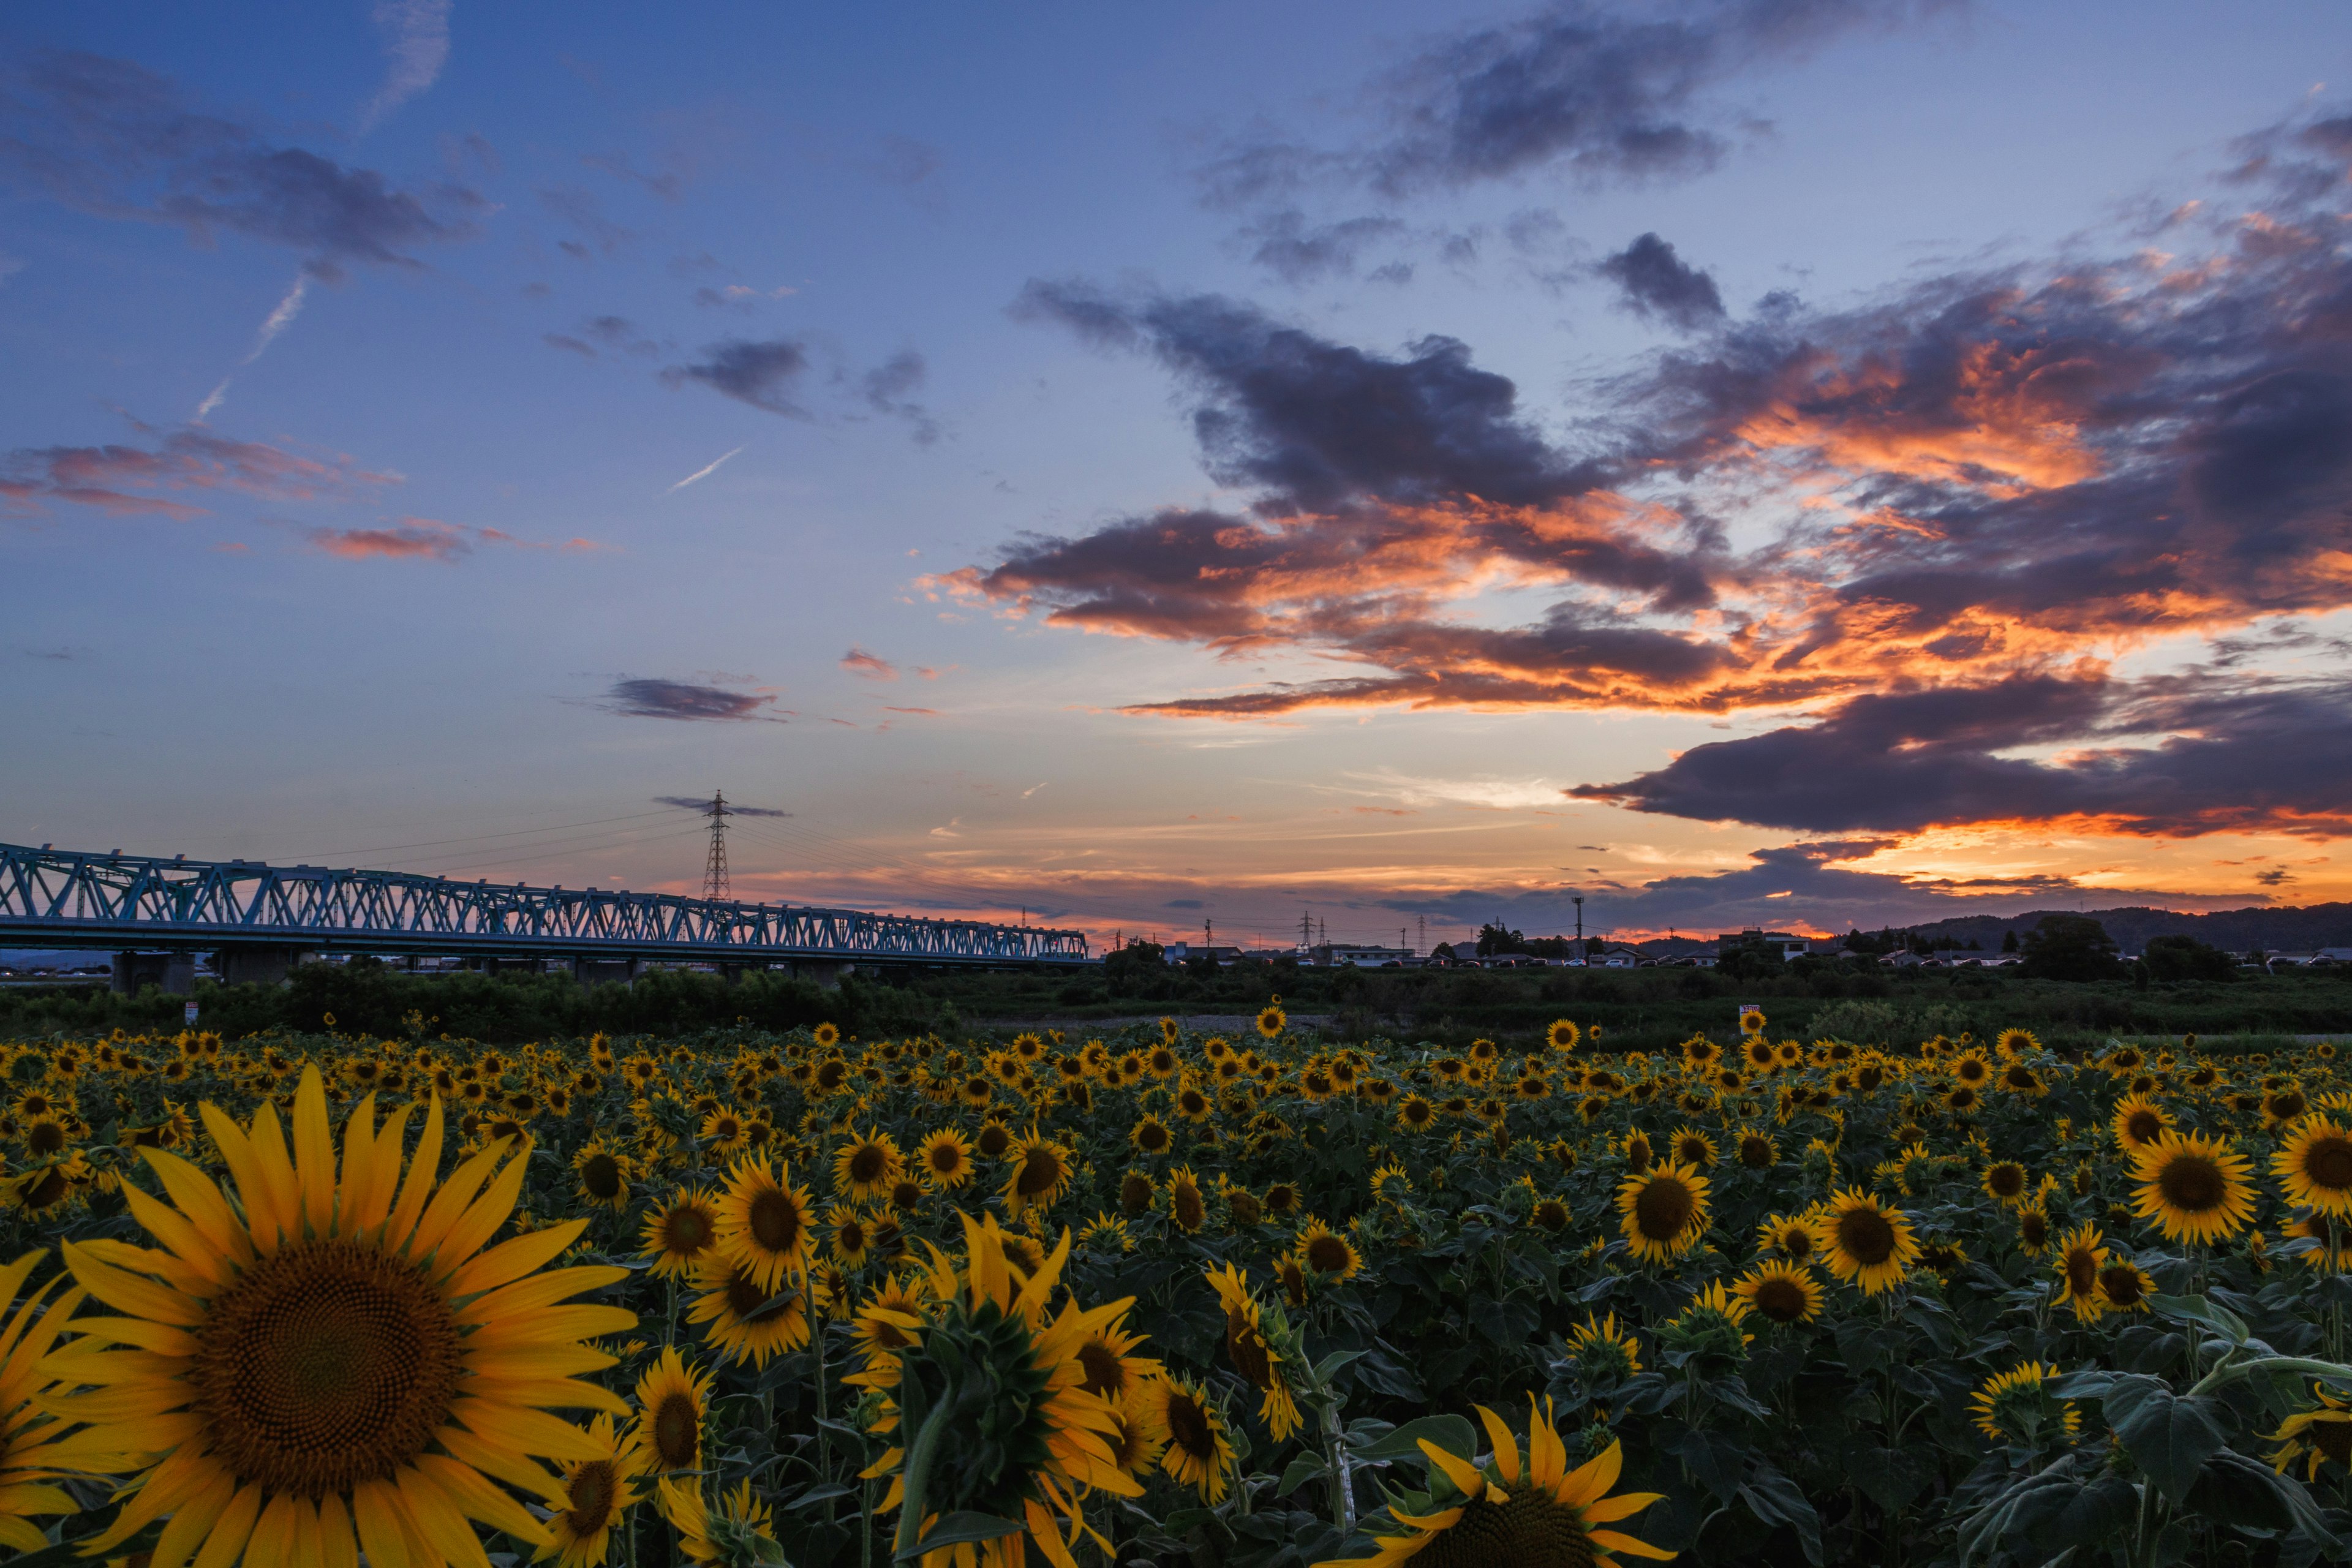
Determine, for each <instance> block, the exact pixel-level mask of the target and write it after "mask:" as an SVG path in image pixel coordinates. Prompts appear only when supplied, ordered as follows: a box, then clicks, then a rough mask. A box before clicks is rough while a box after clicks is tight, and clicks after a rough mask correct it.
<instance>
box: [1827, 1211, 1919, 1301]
mask: <svg viewBox="0 0 2352 1568" xmlns="http://www.w3.org/2000/svg"><path fill="white" fill-rule="evenodd" d="M1813 1236H1814V1239H1816V1240H1817V1241H1818V1242H1820V1244H1821V1249H1822V1263H1823V1264H1824V1265H1826V1266H1827V1267H1828V1268H1829V1271H1830V1272H1831V1273H1832V1274H1834V1275H1836V1276H1837V1277H1838V1278H1839V1279H1850V1280H1852V1281H1853V1283H1855V1284H1856V1285H1859V1286H1861V1287H1862V1293H1863V1294H1864V1295H1865V1296H1875V1295H1877V1294H1878V1293H1879V1292H1880V1291H1882V1290H1885V1289H1892V1288H1893V1287H1894V1286H1895V1285H1896V1284H1899V1283H1900V1282H1901V1281H1902V1279H1903V1271H1904V1270H1905V1269H1906V1268H1909V1267H1910V1266H1911V1264H1912V1262H1913V1261H1914V1260H1915V1259H1916V1258H1918V1256H1919V1242H1918V1239H1917V1237H1914V1236H1913V1235H1912V1233H1911V1221H1910V1218H1909V1216H1907V1215H1905V1214H1904V1212H1903V1211H1902V1210H1901V1209H1898V1208H1889V1207H1888V1206H1887V1205H1885V1204H1882V1203H1880V1202H1879V1201H1878V1200H1877V1199H1876V1198H1875V1197H1873V1196H1872V1195H1871V1194H1868V1193H1865V1192H1862V1191H1859V1190H1856V1189H1852V1188H1849V1189H1848V1190H1847V1191H1845V1192H1842V1193H1838V1194H1834V1195H1832V1197H1831V1199H1830V1201H1829V1202H1828V1203H1826V1204H1823V1205H1822V1208H1821V1215H1820V1217H1819V1218H1818V1219H1816V1220H1815V1221H1814V1222H1813Z"/></svg>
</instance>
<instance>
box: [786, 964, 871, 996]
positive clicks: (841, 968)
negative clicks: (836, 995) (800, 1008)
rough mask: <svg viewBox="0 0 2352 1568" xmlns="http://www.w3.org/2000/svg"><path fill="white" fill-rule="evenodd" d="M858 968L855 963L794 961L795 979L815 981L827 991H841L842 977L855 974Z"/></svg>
mask: <svg viewBox="0 0 2352 1568" xmlns="http://www.w3.org/2000/svg"><path fill="white" fill-rule="evenodd" d="M856 968H857V966H856V964H854V963H834V962H833V961H832V960H830V959H822V958H799V959H794V960H793V975H794V976H795V977H797V978H799V979H802V980H814V981H815V982H816V983H817V985H818V986H819V987H820V988H821V989H823V990H826V991H838V990H840V989H841V977H842V976H843V975H845V974H849V973H855V972H856Z"/></svg>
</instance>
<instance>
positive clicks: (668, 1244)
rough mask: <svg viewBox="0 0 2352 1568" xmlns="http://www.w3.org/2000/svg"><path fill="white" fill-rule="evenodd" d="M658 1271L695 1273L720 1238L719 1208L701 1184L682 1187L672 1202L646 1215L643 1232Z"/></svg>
mask: <svg viewBox="0 0 2352 1568" xmlns="http://www.w3.org/2000/svg"><path fill="white" fill-rule="evenodd" d="M639 1234H640V1237H641V1238H642V1239H643V1241H644V1243H645V1247H644V1251H645V1255H646V1257H648V1258H652V1259H653V1269H654V1272H655V1273H656V1274H659V1275H664V1276H667V1277H668V1278H671V1279H679V1278H683V1277H684V1276H687V1275H688V1274H691V1273H692V1272H693V1271H694V1266H695V1264H696V1262H697V1261H698V1260H699V1259H700V1258H701V1257H702V1255H703V1254H704V1253H706V1252H708V1251H709V1250H710V1248H711V1247H713V1246H715V1245H716V1244H717V1242H718V1240H719V1208H718V1205H715V1204H713V1203H712V1202H711V1201H710V1194H709V1193H707V1192H705V1191H704V1190H703V1189H701V1188H700V1187H681V1188H679V1189H678V1190H677V1192H676V1193H675V1194H672V1195H671V1197H670V1200H669V1202H667V1203H666V1204H663V1205H660V1206H659V1207H658V1208H656V1209H655V1210H654V1211H653V1212H652V1213H651V1214H648V1215H646V1225H645V1229H644V1230H643V1231H642V1232H640V1233H639Z"/></svg>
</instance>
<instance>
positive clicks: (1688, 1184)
mask: <svg viewBox="0 0 2352 1568" xmlns="http://www.w3.org/2000/svg"><path fill="white" fill-rule="evenodd" d="M1706 1195H1707V1181H1706V1177H1705V1176H1702V1175H1700V1174H1699V1173H1697V1172H1696V1171H1694V1170H1692V1169H1691V1168H1690V1167H1689V1166H1687V1165H1660V1166H1658V1167H1656V1168H1655V1169H1654V1170H1651V1171H1648V1172H1646V1173H1643V1174H1640V1175H1634V1176H1628V1177H1626V1178H1625V1181H1624V1183H1623V1184H1622V1185H1621V1186H1620V1187H1618V1189H1617V1212H1618V1213H1619V1214H1620V1215H1622V1216H1624V1217H1623V1220H1622V1225H1621V1226H1620V1228H1621V1229H1622V1230H1623V1231H1624V1233H1625V1240H1626V1242H1627V1244H1628V1245H1630V1246H1631V1247H1633V1256H1634V1257H1636V1258H1643V1259H1646V1260H1647V1261H1649V1262H1652V1263H1671V1262H1673V1261H1674V1260H1675V1258H1680V1257H1681V1256H1682V1255H1683V1254H1684V1253H1685V1252H1688V1251H1689V1250H1690V1249H1691V1248H1692V1247H1696V1246H1697V1245H1698V1238H1699V1237H1702V1236H1704V1235H1706V1220H1707V1203H1706Z"/></svg>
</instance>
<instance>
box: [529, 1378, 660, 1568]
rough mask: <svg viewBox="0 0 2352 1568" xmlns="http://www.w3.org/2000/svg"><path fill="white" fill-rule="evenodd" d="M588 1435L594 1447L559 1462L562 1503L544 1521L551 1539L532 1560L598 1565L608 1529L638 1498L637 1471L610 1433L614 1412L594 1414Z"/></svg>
mask: <svg viewBox="0 0 2352 1568" xmlns="http://www.w3.org/2000/svg"><path fill="white" fill-rule="evenodd" d="M588 1440H589V1442H591V1443H592V1444H593V1445H595V1447H596V1449H597V1452H596V1454H595V1456H594V1457H593V1458H585V1459H574V1460H572V1461H571V1462H570V1463H569V1464H566V1465H565V1466H564V1467H563V1478H562V1481H561V1483H559V1484H560V1488H561V1491H562V1499H561V1506H559V1507H557V1508H556V1509H555V1510H554V1512H553V1513H552V1514H551V1515H550V1516H549V1518H548V1521H547V1532H548V1534H549V1535H551V1536H552V1537H553V1538H554V1539H553V1540H552V1541H551V1542H550V1543H549V1544H548V1545H545V1546H542V1547H541V1548H540V1549H539V1554H538V1555H537V1556H536V1557H535V1558H533V1559H532V1561H534V1562H539V1563H544V1562H546V1561H547V1560H548V1559H549V1558H551V1557H552V1558H554V1559H555V1561H556V1563H557V1564H558V1568H602V1564H603V1563H604V1562H605V1561H606V1560H607V1558H608V1555H609V1552H610V1542H611V1535H612V1531H613V1530H614V1528H615V1527H616V1526H618V1525H619V1524H620V1522H621V1518H622V1516H623V1515H624V1514H625V1513H626V1512H627V1511H628V1510H629V1509H630V1508H631V1507H633V1506H634V1505H635V1503H636V1501H637V1500H638V1497H637V1489H636V1472H635V1468H634V1467H633V1466H632V1465H631V1464H630V1463H629V1457H628V1456H627V1455H626V1454H625V1452H624V1451H623V1449H622V1447H621V1444H620V1443H619V1441H618V1440H617V1439H616V1438H615V1437H614V1435H613V1418H612V1417H611V1416H610V1415H598V1416H597V1417H596V1418H595V1419H594V1420H593V1421H592V1422H590V1423H589V1424H588Z"/></svg>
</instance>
